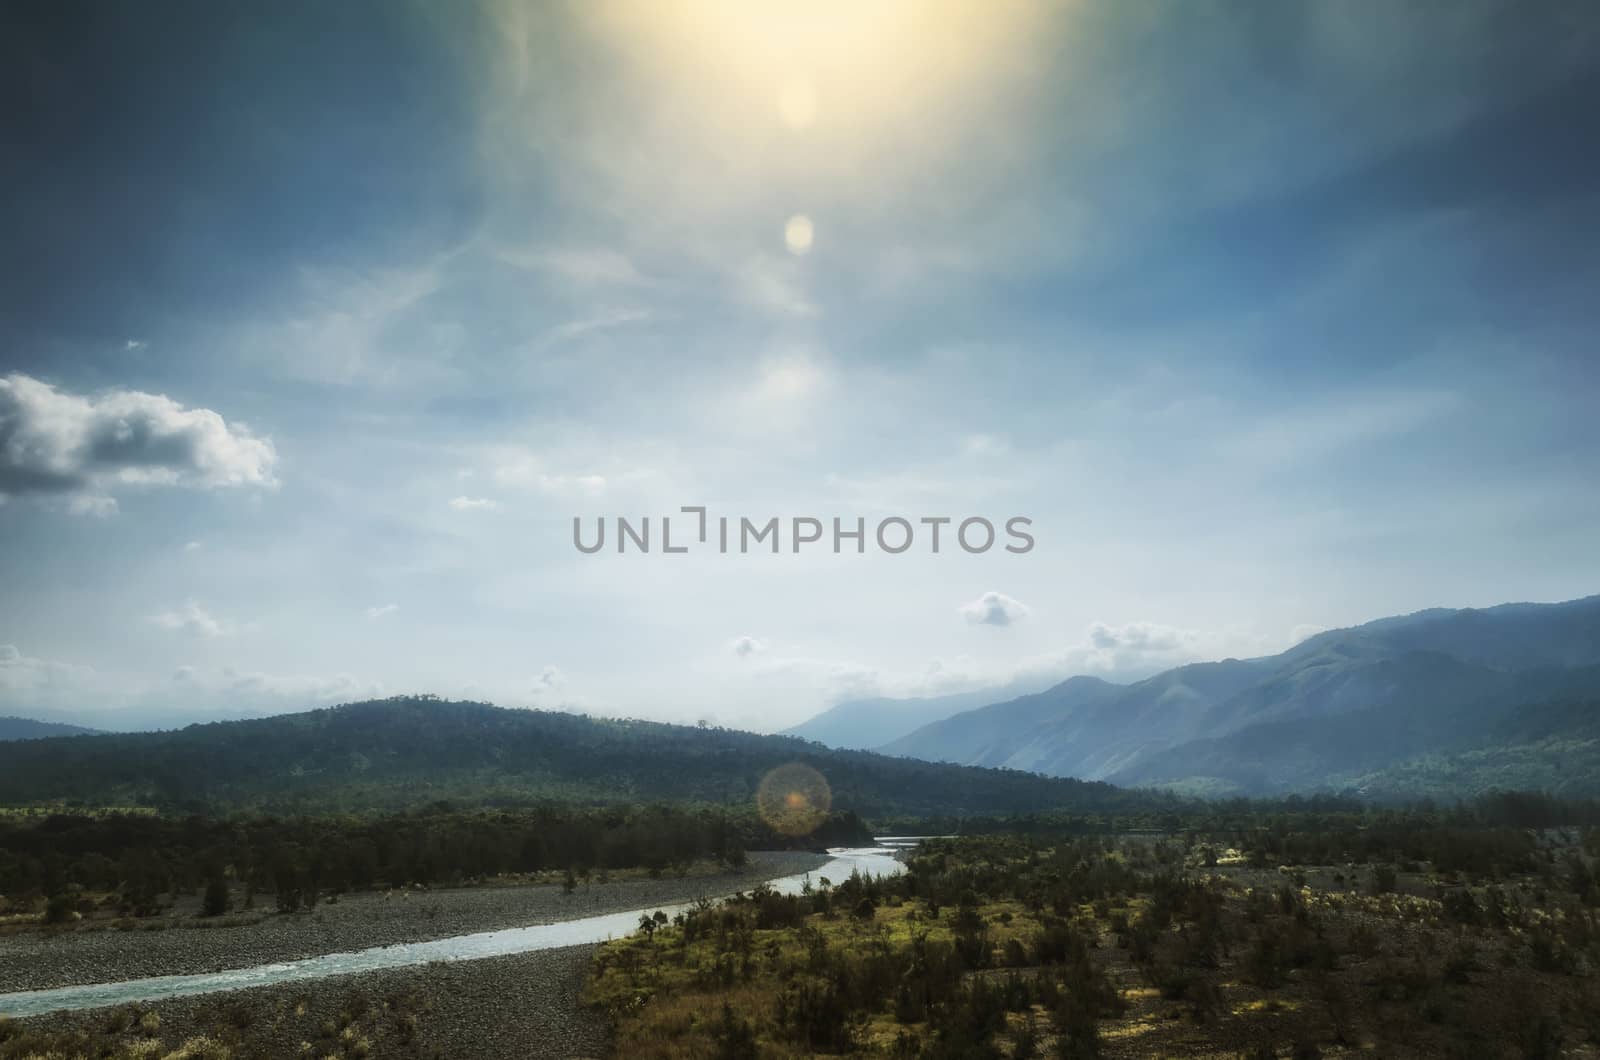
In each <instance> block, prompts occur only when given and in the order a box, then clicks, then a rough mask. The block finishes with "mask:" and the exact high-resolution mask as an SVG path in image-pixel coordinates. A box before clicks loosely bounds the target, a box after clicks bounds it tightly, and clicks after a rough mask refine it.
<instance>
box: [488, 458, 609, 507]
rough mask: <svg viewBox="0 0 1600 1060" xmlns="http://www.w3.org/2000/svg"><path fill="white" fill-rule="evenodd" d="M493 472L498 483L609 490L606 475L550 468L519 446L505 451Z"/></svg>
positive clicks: (584, 492)
mask: <svg viewBox="0 0 1600 1060" xmlns="http://www.w3.org/2000/svg"><path fill="white" fill-rule="evenodd" d="M493 476H494V480H495V482H496V484H498V485H502V486H514V487H527V488H532V489H536V490H539V491H540V492H543V493H553V494H562V495H571V494H577V495H579V496H584V497H598V496H600V495H601V494H602V493H604V492H605V491H606V477H605V476H604V475H596V474H590V473H584V474H570V473H564V472H555V471H550V470H547V469H546V467H545V464H544V462H543V461H542V460H540V459H539V458H538V457H536V456H534V455H532V454H531V453H527V452H523V451H520V450H510V451H508V452H507V453H505V454H504V456H503V457H501V459H500V462H499V463H498V464H496V466H495V468H494V471H493Z"/></svg>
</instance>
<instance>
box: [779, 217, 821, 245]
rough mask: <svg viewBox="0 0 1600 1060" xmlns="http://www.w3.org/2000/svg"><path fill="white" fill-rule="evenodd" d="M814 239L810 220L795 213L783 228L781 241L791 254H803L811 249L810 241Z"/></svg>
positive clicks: (813, 230) (814, 235)
mask: <svg viewBox="0 0 1600 1060" xmlns="http://www.w3.org/2000/svg"><path fill="white" fill-rule="evenodd" d="M815 237H816V229H815V228H813V227H812V225H811V218H809V217H807V216H806V215H805V214H803V213H797V214H795V215H794V216H793V217H791V218H789V223H788V224H786V225H784V226H783V241H784V243H785V244H786V245H787V246H788V247H789V252H790V253H791V254H804V253H805V252H806V251H808V250H810V249H811V241H812V239H814V238H815Z"/></svg>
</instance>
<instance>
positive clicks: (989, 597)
mask: <svg viewBox="0 0 1600 1060" xmlns="http://www.w3.org/2000/svg"><path fill="white" fill-rule="evenodd" d="M959 610H960V612H961V614H962V615H964V616H965V617H966V620H967V621H968V622H971V623H972V624H973V625H977V626H1009V625H1011V624H1012V623H1013V622H1020V621H1022V620H1023V619H1024V618H1027V617H1028V615H1029V610H1028V607H1027V605H1026V604H1024V603H1022V602H1021V601H1020V600H1014V599H1012V598H1011V597H1009V596H1007V595H1006V594H1005V593H996V592H987V593H984V594H983V595H982V596H980V597H978V598H977V599H976V600H973V601H971V602H969V603H965V604H962V605H961V607H960V608H959Z"/></svg>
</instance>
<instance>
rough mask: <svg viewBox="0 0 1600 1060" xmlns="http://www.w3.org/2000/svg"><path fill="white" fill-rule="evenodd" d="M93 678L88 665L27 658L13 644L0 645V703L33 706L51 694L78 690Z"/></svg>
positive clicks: (92, 672) (91, 670) (92, 671)
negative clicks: (17, 703) (8, 702)
mask: <svg viewBox="0 0 1600 1060" xmlns="http://www.w3.org/2000/svg"><path fill="white" fill-rule="evenodd" d="M93 678H94V670H93V669H92V668H90V667H87V666H73V665H71V664H68V663H60V662H51V661H50V660H48V659H35V658H31V657H29V656H27V655H24V654H22V650H21V649H20V648H18V647H17V646H16V645H15V644H0V702H7V701H10V702H19V703H22V704H24V705H27V706H37V705H38V704H39V703H40V702H41V701H43V700H47V699H49V698H51V694H52V693H61V694H63V695H65V694H68V693H71V692H72V691H75V690H81V689H82V688H83V687H84V686H85V685H86V684H88V683H90V682H91V681H92V679H93Z"/></svg>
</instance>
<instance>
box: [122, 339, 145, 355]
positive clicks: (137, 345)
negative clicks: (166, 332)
mask: <svg viewBox="0 0 1600 1060" xmlns="http://www.w3.org/2000/svg"><path fill="white" fill-rule="evenodd" d="M149 345H150V344H149V343H148V342H145V341H144V340H143V339H129V340H128V341H127V342H125V343H123V344H122V348H123V349H125V350H127V351H128V352H129V353H133V352H134V351H136V350H142V349H144V348H145V347H146V346H149Z"/></svg>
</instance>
